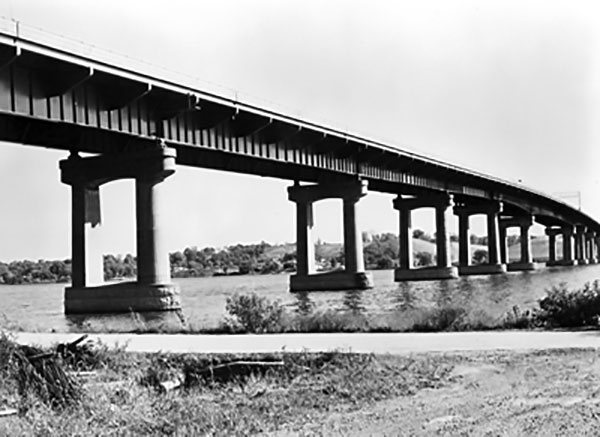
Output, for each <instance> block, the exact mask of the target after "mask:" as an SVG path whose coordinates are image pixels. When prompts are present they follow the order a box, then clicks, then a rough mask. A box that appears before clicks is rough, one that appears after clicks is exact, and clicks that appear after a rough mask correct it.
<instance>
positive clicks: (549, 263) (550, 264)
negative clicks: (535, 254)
mask: <svg viewBox="0 0 600 437" xmlns="http://www.w3.org/2000/svg"><path fill="white" fill-rule="evenodd" d="M557 266H564V264H563V261H562V260H560V259H559V260H554V261H546V267H557Z"/></svg>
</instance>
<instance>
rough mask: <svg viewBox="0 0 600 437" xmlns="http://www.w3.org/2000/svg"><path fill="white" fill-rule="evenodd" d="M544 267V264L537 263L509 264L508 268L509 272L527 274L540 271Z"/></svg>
mask: <svg viewBox="0 0 600 437" xmlns="http://www.w3.org/2000/svg"><path fill="white" fill-rule="evenodd" d="M543 267H544V263H535V262H516V263H510V264H507V266H506V268H507V270H508V271H509V272H526V271H531V270H538V269H541V268H543Z"/></svg>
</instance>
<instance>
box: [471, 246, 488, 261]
mask: <svg viewBox="0 0 600 437" xmlns="http://www.w3.org/2000/svg"><path fill="white" fill-rule="evenodd" d="M487 262H488V252H487V250H484V249H477V250H476V251H475V252H473V264H475V265H478V264H485V263H487Z"/></svg>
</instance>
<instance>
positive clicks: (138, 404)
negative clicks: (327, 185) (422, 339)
mask: <svg viewBox="0 0 600 437" xmlns="http://www.w3.org/2000/svg"><path fill="white" fill-rule="evenodd" d="M64 349H65V348H64V347H63V348H62V350H61V349H60V348H59V350H56V349H54V350H37V349H35V348H27V347H25V346H20V345H17V344H15V343H14V342H12V341H11V340H10V338H8V337H6V336H4V335H2V336H0V358H1V360H0V412H5V411H8V409H11V408H12V409H14V413H15V414H13V415H5V416H1V415H0V435H7V436H8V435H10V436H25V435H26V436H30V435H36V436H73V435H92V436H94V435H97V436H100V435H102V436H104V435H128V436H129V435H218V436H238V435H332V436H355V435H415V436H430V435H540V436H541V435H544V436H545V435H598V433H600V403H599V402H598V397H597V392H598V390H597V387H598V384H599V383H600V372H599V371H598V360H597V351H595V350H553V351H541V352H529V353H516V352H508V351H499V352H469V353H449V354H418V355H413V356H407V357H392V356H374V355H357V354H342V353H338V352H331V353H322V354H308V353H299V354H284V353H281V354H272V355H241V356H240V355H235V356H234V355H212V356H209V355H179V356H176V355H165V354H134V353H125V352H123V351H121V350H109V349H107V348H106V347H103V346H102V345H98V344H95V345H93V347H87V348H85V349H83V350H82V349H81V348H79V349H75V350H73V349H71V350H67V352H68V353H64V352H65V350H64ZM67 349H69V348H68V347H67ZM19 354H20V355H19ZM23 356H25V359H23ZM238 360H244V361H245V363H246V364H245V366H246V367H243V366H237V367H235V366H233V364H234V363H235V362H239V361H238ZM40 361H41V362H43V365H40V364H38V365H37V366H35V367H36V369H38V370H37V371H36V372H33V371H32V370H31V368H32V367H34V363H39V362H40ZM227 363H229V365H227ZM266 364H271V365H266ZM27 366H29V367H27ZM43 369H52V371H49V370H43ZM223 369H227V371H223ZM61 372H62V373H61ZM59 374H60V375H63V376H64V377H63V378H62V379H61V380H63V381H64V379H65V378H67V379H68V381H70V385H69V386H70V387H71V389H72V391H71V393H72V394H73V395H72V396H66V397H62V398H60V397H58V396H55V397H48V396H46V394H47V393H49V392H51V391H52V392H53V393H55V394H57V395H58V394H60V393H66V390H64V388H65V387H67V385H62V387H63V389H60V387H61V385H60V384H57V383H56V382H55V380H54V379H53V378H48V377H47V376H49V375H50V376H52V375H59ZM44 388H45V390H44ZM58 399H62V401H58Z"/></svg>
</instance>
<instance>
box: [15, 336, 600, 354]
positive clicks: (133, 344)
mask: <svg viewBox="0 0 600 437" xmlns="http://www.w3.org/2000/svg"><path fill="white" fill-rule="evenodd" d="M13 335H14V336H15V340H16V341H18V342H19V343H22V344H30V345H40V346H49V345H51V344H54V343H58V342H66V341H72V340H74V339H76V338H78V337H79V336H81V335H82V334H79V333H71V334H66V333H28V332H16V333H13ZM89 337H90V338H91V339H92V340H94V339H98V340H100V341H102V343H104V344H106V345H108V346H113V345H118V346H122V347H125V348H126V349H127V350H128V351H132V352H157V351H163V352H172V353H200V352H204V353H245V352H276V351H281V350H285V351H288V352H298V351H313V352H319V351H330V350H340V351H351V352H361V353H376V354H395V355H403V354H412V353H418V352H463V351H498V350H511V351H532V350H549V349H570V348H576V349H581V348H593V349H598V348H600V331H578V332H548V331H539V332H538V331H533V332H532V331H489V332H456V333H388V334H380V333H366V334H365V333H358V334H269V335H191V334H177V335H173V334H140V335H137V334H89Z"/></svg>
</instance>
